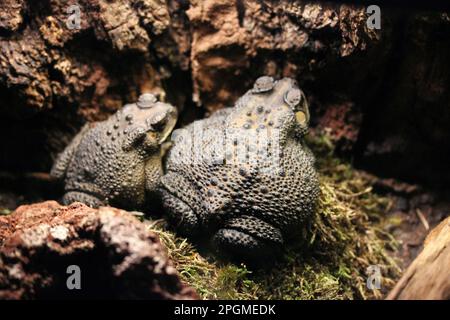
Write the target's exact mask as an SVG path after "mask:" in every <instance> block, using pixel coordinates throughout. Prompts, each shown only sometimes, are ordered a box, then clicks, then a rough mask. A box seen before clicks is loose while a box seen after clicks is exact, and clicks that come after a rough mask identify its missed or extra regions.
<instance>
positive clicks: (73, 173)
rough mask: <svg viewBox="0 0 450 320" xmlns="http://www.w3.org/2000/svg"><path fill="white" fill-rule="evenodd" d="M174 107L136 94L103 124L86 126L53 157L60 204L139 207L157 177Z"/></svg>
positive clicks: (144, 201)
mask: <svg viewBox="0 0 450 320" xmlns="http://www.w3.org/2000/svg"><path fill="white" fill-rule="evenodd" d="M176 120H177V109H176V108H175V107H173V106H171V105H169V104H167V103H162V102H158V101H157V99H156V97H155V96H154V95H153V94H150V93H145V94H143V95H141V96H140V97H139V99H138V101H137V102H136V103H133V104H128V105H125V106H124V107H123V108H122V109H121V110H119V111H117V112H116V113H115V114H114V115H112V116H110V117H109V118H108V119H107V120H105V121H102V122H97V123H90V124H86V125H85V126H84V127H83V129H82V130H81V131H80V132H79V133H78V134H77V135H76V136H75V137H74V139H73V140H72V142H71V143H70V144H69V145H68V146H67V147H66V149H65V150H64V151H63V152H62V153H61V154H60V155H59V156H58V158H57V160H56V162H55V163H54V165H53V168H52V170H51V173H50V175H51V176H52V177H54V178H57V179H60V180H63V182H64V190H65V194H64V196H63V199H62V202H63V203H64V204H69V203H72V202H74V201H79V202H83V203H85V204H87V205H89V206H91V207H98V206H101V205H112V206H117V207H120V208H124V209H132V210H135V209H141V208H143V207H144V205H145V203H146V201H147V200H148V199H150V198H152V196H154V195H155V194H156V193H155V191H156V188H157V186H158V183H159V179H160V177H161V175H162V165H161V156H162V155H161V144H162V143H163V142H164V141H165V140H166V138H167V137H168V135H169V134H170V133H171V131H172V129H173V127H174V126H175V123H176Z"/></svg>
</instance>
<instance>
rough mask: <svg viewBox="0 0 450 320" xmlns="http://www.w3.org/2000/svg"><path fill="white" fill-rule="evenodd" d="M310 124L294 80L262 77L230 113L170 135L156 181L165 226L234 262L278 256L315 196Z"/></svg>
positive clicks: (312, 206) (223, 112) (220, 113)
mask: <svg viewBox="0 0 450 320" xmlns="http://www.w3.org/2000/svg"><path fill="white" fill-rule="evenodd" d="M308 123H309V112H308V104H307V101H306V98H305V96H304V94H303V92H302V91H301V90H300V89H299V88H298V86H297V84H296V82H295V81H294V80H292V79H290V78H284V79H282V80H279V81H274V80H273V79H272V78H271V77H261V78H259V79H258V80H257V81H256V82H255V84H254V87H253V89H251V90H249V91H248V92H247V93H246V94H245V95H244V96H242V97H241V98H240V99H239V100H238V101H237V103H236V105H235V106H234V107H232V108H226V109H222V110H219V111H218V112H216V113H214V114H213V115H212V116H211V117H209V118H207V119H203V120H199V121H196V122H194V123H192V124H190V125H189V126H187V127H186V128H184V129H178V130H176V131H174V133H173V134H172V140H173V147H172V149H171V150H170V152H169V154H168V157H167V161H166V165H165V174H164V176H163V177H162V178H161V193H162V195H163V202H164V207H165V208H166V209H167V211H168V215H169V218H170V221H172V223H174V224H175V226H176V227H177V228H178V230H179V231H180V232H181V233H182V234H185V235H187V236H199V235H202V236H204V235H209V236H212V237H213V242H214V243H215V245H216V246H217V248H218V249H219V251H220V252H222V253H225V254H227V255H231V256H232V257H238V259H242V260H258V259H260V258H264V257H267V256H268V255H269V256H271V255H276V254H277V253H279V252H281V250H280V248H281V247H282V246H283V244H284V242H285V239H287V238H289V237H290V236H291V235H294V234H296V233H298V230H299V228H298V227H299V226H300V224H301V223H302V222H304V221H305V220H306V219H308V218H309V217H310V216H311V215H312V214H313V213H314V209H315V202H316V198H317V196H318V190H319V188H318V179H317V174H316V171H315V169H314V156H313V155H312V153H311V152H310V150H309V149H308V148H307V147H306V146H305V145H304V143H303V139H302V138H303V136H304V135H305V134H306V132H307V129H308Z"/></svg>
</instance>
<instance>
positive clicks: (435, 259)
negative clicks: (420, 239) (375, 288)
mask: <svg viewBox="0 0 450 320" xmlns="http://www.w3.org/2000/svg"><path fill="white" fill-rule="evenodd" d="M387 299H388V300H419V299H420V300H425V299H427V300H429V299H433V300H437V299H439V300H448V299H450V217H448V218H447V219H445V220H444V221H442V222H441V223H440V224H439V225H438V226H437V227H436V228H434V229H433V230H432V231H431V232H430V234H429V235H428V236H427V238H426V239H425V243H424V248H423V251H422V252H421V253H420V254H419V256H418V257H417V258H416V259H415V260H414V261H413V263H412V264H411V265H410V266H409V267H408V269H407V270H406V272H405V274H404V275H403V277H402V278H401V279H400V281H399V282H398V283H397V285H396V286H395V287H394V289H393V290H392V291H391V292H390V293H389V295H388V297H387Z"/></svg>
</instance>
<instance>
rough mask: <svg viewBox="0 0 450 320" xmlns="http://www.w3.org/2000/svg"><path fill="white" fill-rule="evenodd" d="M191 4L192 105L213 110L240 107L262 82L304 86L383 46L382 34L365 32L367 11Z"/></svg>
mask: <svg viewBox="0 0 450 320" xmlns="http://www.w3.org/2000/svg"><path fill="white" fill-rule="evenodd" d="M190 2H191V6H190V8H189V10H188V12H187V14H188V16H189V19H190V23H191V27H192V48H191V59H192V79H193V82H194V101H196V102H197V103H200V102H201V103H202V104H203V105H206V106H207V107H208V108H209V109H210V110H214V109H217V108H220V107H222V106H224V105H229V104H230V103H232V102H234V101H235V100H236V98H237V97H238V96H240V95H241V94H242V93H243V91H245V90H246V89H245V88H249V87H250V83H252V82H253V81H254V80H255V79H256V78H257V77H258V76H261V75H262V74H269V75H271V76H273V77H275V78H281V77H283V76H284V77H292V78H298V79H299V80H301V81H302V83H301V84H303V81H305V80H307V79H308V78H311V77H312V76H313V74H316V75H317V72H318V71H319V70H320V69H322V68H323V67H324V66H328V65H329V64H332V63H333V62H335V61H337V60H340V59H342V58H344V57H348V56H351V55H353V54H356V53H358V52H362V51H366V50H367V47H368V46H369V45H370V44H372V43H376V42H378V36H379V35H378V33H377V32H376V31H375V30H370V29H367V28H366V27H365V26H366V19H367V18H366V14H365V8H364V7H354V6H347V5H336V4H316V3H305V2H292V1H288V0H283V1H264V2H261V1H257V0H250V1H242V0H234V1H229V0H219V1H217V0H206V1H204V0H192V1H190ZM300 75H301V76H300ZM236 78H238V79H239V81H236V80H235V79H236ZM243 83H244V84H245V85H243Z"/></svg>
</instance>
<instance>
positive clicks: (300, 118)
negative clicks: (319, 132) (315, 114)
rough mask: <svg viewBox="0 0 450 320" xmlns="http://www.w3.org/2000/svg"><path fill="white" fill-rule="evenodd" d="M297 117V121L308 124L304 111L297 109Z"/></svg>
mask: <svg viewBox="0 0 450 320" xmlns="http://www.w3.org/2000/svg"><path fill="white" fill-rule="evenodd" d="M295 119H297V122H298V123H299V124H300V125H302V126H304V125H306V114H305V113H304V112H303V111H297V112H296V113H295Z"/></svg>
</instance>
